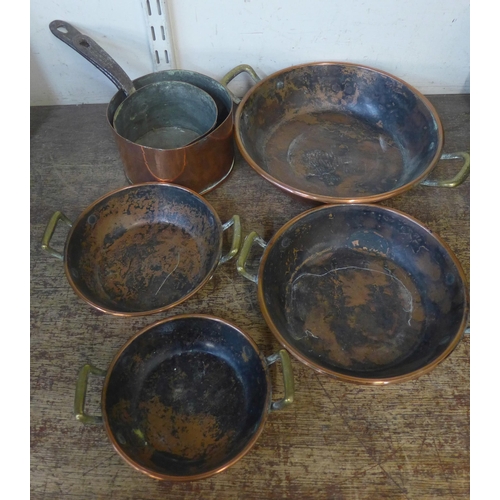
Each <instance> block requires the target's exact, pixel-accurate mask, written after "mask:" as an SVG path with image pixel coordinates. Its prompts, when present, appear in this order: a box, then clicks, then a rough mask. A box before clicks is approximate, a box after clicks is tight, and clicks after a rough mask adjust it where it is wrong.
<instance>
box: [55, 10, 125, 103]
mask: <svg viewBox="0 0 500 500" xmlns="http://www.w3.org/2000/svg"><path fill="white" fill-rule="evenodd" d="M49 28H50V31H52V34H53V35H54V36H56V37H57V38H59V40H61V41H63V42H64V43H65V44H67V45H69V46H70V47H71V48H72V49H73V50H76V52H78V53H79V54H80V55H82V56H83V57H85V59H87V61H89V62H91V63H92V64H93V65H94V66H95V67H96V68H97V69H99V70H100V71H102V72H103V73H104V74H105V75H106V76H107V77H108V78H109V79H110V80H111V81H112V82H113V83H114V84H115V85H116V86H117V87H118V89H121V90H123V91H124V92H125V94H127V95H130V94H132V93H133V92H135V87H134V84H133V83H132V80H131V79H130V77H129V76H128V75H127V73H125V71H124V70H123V68H122V67H121V66H120V65H119V64H118V63H117V62H116V61H115V60H114V59H113V58H112V57H111V56H110V55H109V54H108V53H107V52H106V51H105V50H104V49H103V48H102V47H101V46H100V45H99V44H98V43H97V42H95V41H94V40H92V38H90V37H89V36H87V35H84V34H83V33H80V32H79V31H78V30H77V29H76V28H75V27H74V26H72V25H71V24H69V23H67V22H66V21H61V20H59V19H57V20H55V21H52V22H51V23H50V24H49Z"/></svg>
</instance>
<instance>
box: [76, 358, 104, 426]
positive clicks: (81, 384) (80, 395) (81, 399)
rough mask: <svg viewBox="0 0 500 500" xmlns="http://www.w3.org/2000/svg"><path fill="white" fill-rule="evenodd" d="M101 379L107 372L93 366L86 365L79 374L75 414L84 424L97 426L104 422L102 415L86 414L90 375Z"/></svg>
mask: <svg viewBox="0 0 500 500" xmlns="http://www.w3.org/2000/svg"><path fill="white" fill-rule="evenodd" d="M91 373H92V374H94V375H98V376H101V377H105V376H106V370H101V369H100V368H96V367H95V366H92V365H84V366H83V367H82V369H81V370H80V373H79V374H78V381H77V383H76V391H75V404H74V413H75V417H76V419H77V420H78V421H79V422H81V423H82V424H97V423H100V422H102V417H101V416H100V415H88V414H87V413H85V398H86V396H87V384H88V380H89V375H90V374H91Z"/></svg>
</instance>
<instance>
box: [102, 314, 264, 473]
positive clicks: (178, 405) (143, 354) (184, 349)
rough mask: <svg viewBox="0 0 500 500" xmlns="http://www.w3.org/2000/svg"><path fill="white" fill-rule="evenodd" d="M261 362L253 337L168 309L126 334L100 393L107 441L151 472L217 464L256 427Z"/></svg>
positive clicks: (212, 469) (245, 443)
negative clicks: (163, 315) (131, 335)
mask: <svg viewBox="0 0 500 500" xmlns="http://www.w3.org/2000/svg"><path fill="white" fill-rule="evenodd" d="M269 394H270V393H269V380H268V374H267V369H266V364H265V361H264V360H263V358H261V357H260V355H259V353H258V352H257V351H256V348H255V345H254V344H253V341H251V340H250V339H249V337H246V336H245V335H244V334H243V333H242V332H240V331H239V330H236V329H235V328H234V327H232V326H231V325H229V324H228V323H225V322H223V321H222V320H219V319H216V318H213V317H209V316H187V315H186V316H176V317H173V318H170V319H167V320H163V321H159V322H157V323H155V324H154V325H152V326H150V327H147V328H146V329H145V330H143V331H142V332H140V333H139V334H137V335H136V336H135V337H134V338H132V339H131V340H130V341H129V342H128V343H127V344H126V345H125V346H124V347H123V348H122V350H121V351H120V352H119V353H118V355H117V356H116V357H115V360H114V361H113V363H112V364H111V367H110V375H109V377H108V381H107V382H106V383H105V388H104V390H103V396H102V398H103V399H102V408H103V409H104V413H103V416H104V421H105V425H106V428H107V430H108V433H109V436H110V438H111V441H112V443H113V445H114V446H115V448H116V449H117V451H118V452H119V453H120V455H122V457H123V458H124V459H125V460H126V461H127V462H129V463H130V464H131V465H133V466H134V467H135V468H137V469H139V470H141V471H142V472H145V473H146V474H148V475H150V476H152V477H155V478H157V479H172V480H189V479H197V478H201V477H207V476H209V475H212V474H215V473H216V472H220V471H221V470H224V469H225V468H226V467H228V466H230V465H231V464H232V463H234V462H235V461H236V460H238V459H239V458H241V457H242V456H243V455H244V454H245V453H246V452H247V451H248V450H249V449H250V447H251V446H252V445H253V443H254V442H255V440H256V439H257V437H258V435H259V434H260V432H261V429H262V426H263V424H264V421H265V416H266V414H267V412H268V408H269Z"/></svg>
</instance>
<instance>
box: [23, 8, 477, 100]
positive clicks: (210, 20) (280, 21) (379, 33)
mask: <svg viewBox="0 0 500 500" xmlns="http://www.w3.org/2000/svg"><path fill="white" fill-rule="evenodd" d="M167 2H168V3H169V9H170V14H171V16H170V21H171V29H172V34H173V40H174V45H175V50H176V63H177V67H179V68H184V69H192V70H195V71H199V72H201V73H204V74H206V75H209V76H212V77H214V78H216V79H220V78H221V77H222V76H223V75H224V74H225V73H226V72H227V71H229V70H230V69H232V68H233V67H234V66H237V65H238V64H241V63H246V64H250V65H251V66H252V67H253V68H254V69H255V70H256V71H257V73H258V74H259V75H260V76H261V77H264V76H267V75H269V74H270V73H272V72H274V71H277V70H279V69H282V68H286V67H288V66H291V65H295V64H300V63H306V62H313V61H344V62H353V63H359V64H364V65H368V66H373V67H376V68H379V69H381V70H384V71H387V72H389V73H392V74H393V75H395V76H397V77H399V78H402V79H403V80H405V81H407V82H408V83H410V84H411V85H413V86H415V87H416V88H417V89H418V90H420V91H421V92H423V93H425V94H438V93H450V94H453V93H468V92H469V91H470V88H469V71H470V61H469V58H470V51H469V44H470V38H469V30H470V24H469V20H470V7H469V1H465V0H439V1H437V0H418V1H414V0H413V1H407V0H372V1H369V0H350V1H347V2H346V1H345V0H344V1H340V0H287V1H283V0H212V1H211V2H208V1H206V0H205V1H204V0H167ZM144 18H145V16H144V13H143V9H142V6H141V0H121V1H120V2H116V1H111V0H110V1H108V2H104V1H103V0H85V1H83V0H31V27H30V28H31V105H50V104H79V103H105V102H108V101H109V100H110V98H111V97H112V96H113V94H114V93H115V92H116V88H115V86H114V85H113V84H112V83H111V82H110V81H109V80H108V79H107V78H106V77H105V76H104V75H103V74H101V73H100V72H99V71H98V70H97V69H96V68H95V67H94V66H93V65H91V64H90V63H89V62H87V61H86V60H85V59H84V58H83V57H82V56H80V55H79V54H77V53H76V52H75V51H73V50H72V49H71V48H70V47H68V46H67V45H65V44H64V43H63V42H61V41H60V40H58V39H57V38H55V37H54V36H53V35H52V34H51V32H50V31H49V28H48V25H49V23H50V22H51V21H52V20H54V19H63V20H65V21H68V22H70V23H71V24H73V25H74V26H75V27H76V28H78V29H79V30H80V31H82V32H83V33H85V34H87V35H89V36H91V37H92V38H93V39H94V40H95V41H96V42H97V43H99V44H100V45H101V46H102V47H103V48H104V49H105V50H106V51H108V52H109V53H110V54H111V55H112V56H113V57H114V58H115V59H116V60H117V62H118V63H119V64H120V65H121V66H122V67H123V69H124V70H125V71H126V72H127V73H128V75H129V76H130V77H131V78H136V77H138V76H141V75H143V74H147V73H150V72H152V71H153V60H152V56H151V53H150V47H149V41H148V36H149V34H148V31H147V28H146V25H145V22H144ZM249 85H250V82H249V80H248V79H246V78H245V77H244V76H241V77H238V78H237V79H236V80H235V81H234V82H233V83H232V84H231V85H230V88H231V89H233V90H234V91H235V92H236V93H242V92H243V91H244V90H245V89H246V88H248V86H249Z"/></svg>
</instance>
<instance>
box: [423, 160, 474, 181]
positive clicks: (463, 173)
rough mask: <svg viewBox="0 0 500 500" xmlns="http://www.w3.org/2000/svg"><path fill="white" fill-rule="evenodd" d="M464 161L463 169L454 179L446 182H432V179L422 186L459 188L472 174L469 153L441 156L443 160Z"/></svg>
mask: <svg viewBox="0 0 500 500" xmlns="http://www.w3.org/2000/svg"><path fill="white" fill-rule="evenodd" d="M460 159H463V161H464V164H463V167H462V168H461V169H460V171H459V172H458V174H457V175H455V177H453V179H446V180H441V181H440V180H437V179H436V180H431V179H426V180H425V181H422V182H421V183H420V184H421V185H422V186H434V187H449V188H454V187H457V186H460V184H462V182H464V181H465V179H467V177H469V173H470V155H469V153H465V152H463V151H462V152H460V153H447V154H444V155H442V156H441V160H460Z"/></svg>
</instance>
